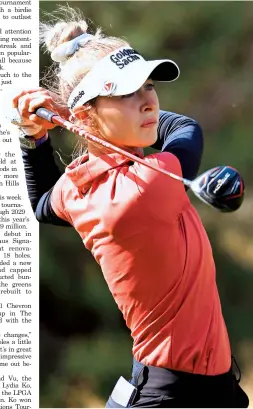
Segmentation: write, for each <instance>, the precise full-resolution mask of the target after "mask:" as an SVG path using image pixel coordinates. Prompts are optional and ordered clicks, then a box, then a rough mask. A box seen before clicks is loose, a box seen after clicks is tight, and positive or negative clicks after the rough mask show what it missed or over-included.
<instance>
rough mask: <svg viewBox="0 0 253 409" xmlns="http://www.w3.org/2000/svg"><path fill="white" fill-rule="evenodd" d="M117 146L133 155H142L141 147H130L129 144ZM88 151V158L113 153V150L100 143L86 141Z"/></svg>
mask: <svg viewBox="0 0 253 409" xmlns="http://www.w3.org/2000/svg"><path fill="white" fill-rule="evenodd" d="M118 148H120V149H122V150H123V151H127V152H129V153H132V154H133V155H134V154H138V155H140V156H144V153H143V148H137V147H131V146H118ZM88 152H89V158H90V159H92V158H94V157H98V156H101V155H107V154H109V153H113V152H114V151H113V150H111V149H108V148H106V147H104V146H102V145H101V146H100V145H99V144H96V143H94V142H90V141H88Z"/></svg>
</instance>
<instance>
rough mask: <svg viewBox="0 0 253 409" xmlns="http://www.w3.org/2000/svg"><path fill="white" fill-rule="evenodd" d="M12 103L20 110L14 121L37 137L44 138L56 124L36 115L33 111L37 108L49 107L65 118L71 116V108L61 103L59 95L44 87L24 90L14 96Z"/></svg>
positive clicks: (29, 133)
mask: <svg viewBox="0 0 253 409" xmlns="http://www.w3.org/2000/svg"><path fill="white" fill-rule="evenodd" d="M12 103H13V108H16V109H17V111H18V112H17V115H16V118H14V119H13V120H12V123H14V124H15V125H17V126H19V127H20V128H22V130H23V131H24V132H25V133H26V134H27V135H30V136H33V138H35V139H40V138H42V137H43V136H44V135H45V134H46V132H47V131H48V130H49V129H53V128H54V127H55V126H56V125H54V124H52V123H51V122H48V121H46V120H45V119H42V118H39V117H38V116H37V115H35V114H34V113H33V112H34V111H35V109H36V108H40V107H44V108H47V109H49V110H50V111H53V112H55V113H57V114H58V115H60V116H61V117H63V118H65V119H68V118H69V116H70V112H69V110H68V109H67V108H65V107H63V106H62V105H61V104H60V102H59V96H58V95H57V94H55V93H53V92H51V91H48V90H46V89H44V88H36V89H31V90H24V91H22V92H21V93H20V94H18V95H17V96H15V97H14V98H13V100H12Z"/></svg>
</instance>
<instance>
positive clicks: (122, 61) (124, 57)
mask: <svg viewBox="0 0 253 409" xmlns="http://www.w3.org/2000/svg"><path fill="white" fill-rule="evenodd" d="M139 56H140V54H139V53H138V52H137V51H135V50H134V49H133V48H123V50H121V51H119V52H118V53H116V54H112V55H111V57H110V60H111V61H112V62H113V63H114V64H116V65H117V67H119V69H120V70H122V68H124V67H125V66H126V65H128V64H130V63H131V62H133V61H136V60H140V57H139Z"/></svg>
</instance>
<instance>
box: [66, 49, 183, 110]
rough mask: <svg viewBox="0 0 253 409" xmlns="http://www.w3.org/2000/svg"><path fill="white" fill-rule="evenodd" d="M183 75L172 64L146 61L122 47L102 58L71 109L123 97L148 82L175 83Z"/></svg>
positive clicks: (78, 88)
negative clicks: (104, 98) (93, 102)
mask: <svg viewBox="0 0 253 409" xmlns="http://www.w3.org/2000/svg"><path fill="white" fill-rule="evenodd" d="M179 74H180V71H179V68H178V66H177V64H176V63H175V62H174V61H172V60H153V61H146V60H145V59H144V58H143V57H142V56H141V55H140V54H139V53H138V52H137V51H135V50H134V49H132V48H130V47H121V48H118V49H117V50H114V51H113V52H111V53H110V54H108V55H106V56H105V57H104V58H102V59H101V60H100V61H99V62H98V63H97V64H96V65H95V66H94V68H92V69H91V71H89V72H88V74H87V75H85V77H84V78H83V79H82V80H81V81H80V83H79V84H78V85H77V86H76V87H75V88H74V90H73V91H72V93H71V95H70V97H69V100H68V107H69V108H70V109H74V108H78V107H81V106H82V105H84V104H85V103H86V102H88V101H90V100H91V99H93V98H96V97H98V96H120V95H127V94H131V93H133V92H135V91H137V90H138V89H139V88H141V86H142V85H143V84H144V82H145V81H146V80H147V79H148V78H151V79H152V80H154V81H174V80H176V79H177V78H178V77H179Z"/></svg>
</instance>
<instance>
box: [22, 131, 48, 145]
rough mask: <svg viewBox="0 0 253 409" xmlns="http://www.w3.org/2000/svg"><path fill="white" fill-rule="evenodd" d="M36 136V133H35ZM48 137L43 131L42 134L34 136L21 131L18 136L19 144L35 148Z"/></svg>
mask: <svg viewBox="0 0 253 409" xmlns="http://www.w3.org/2000/svg"><path fill="white" fill-rule="evenodd" d="M36 136H37V135H36ZM47 139H48V133H47V132H46V134H45V133H44V135H43V136H41V137H38V136H37V138H34V137H33V136H28V135H25V134H24V133H22V134H21V135H20V136H19V141H20V146H21V148H25V149H36V148H38V146H40V145H42V144H43V143H44V142H46V140H47Z"/></svg>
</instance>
